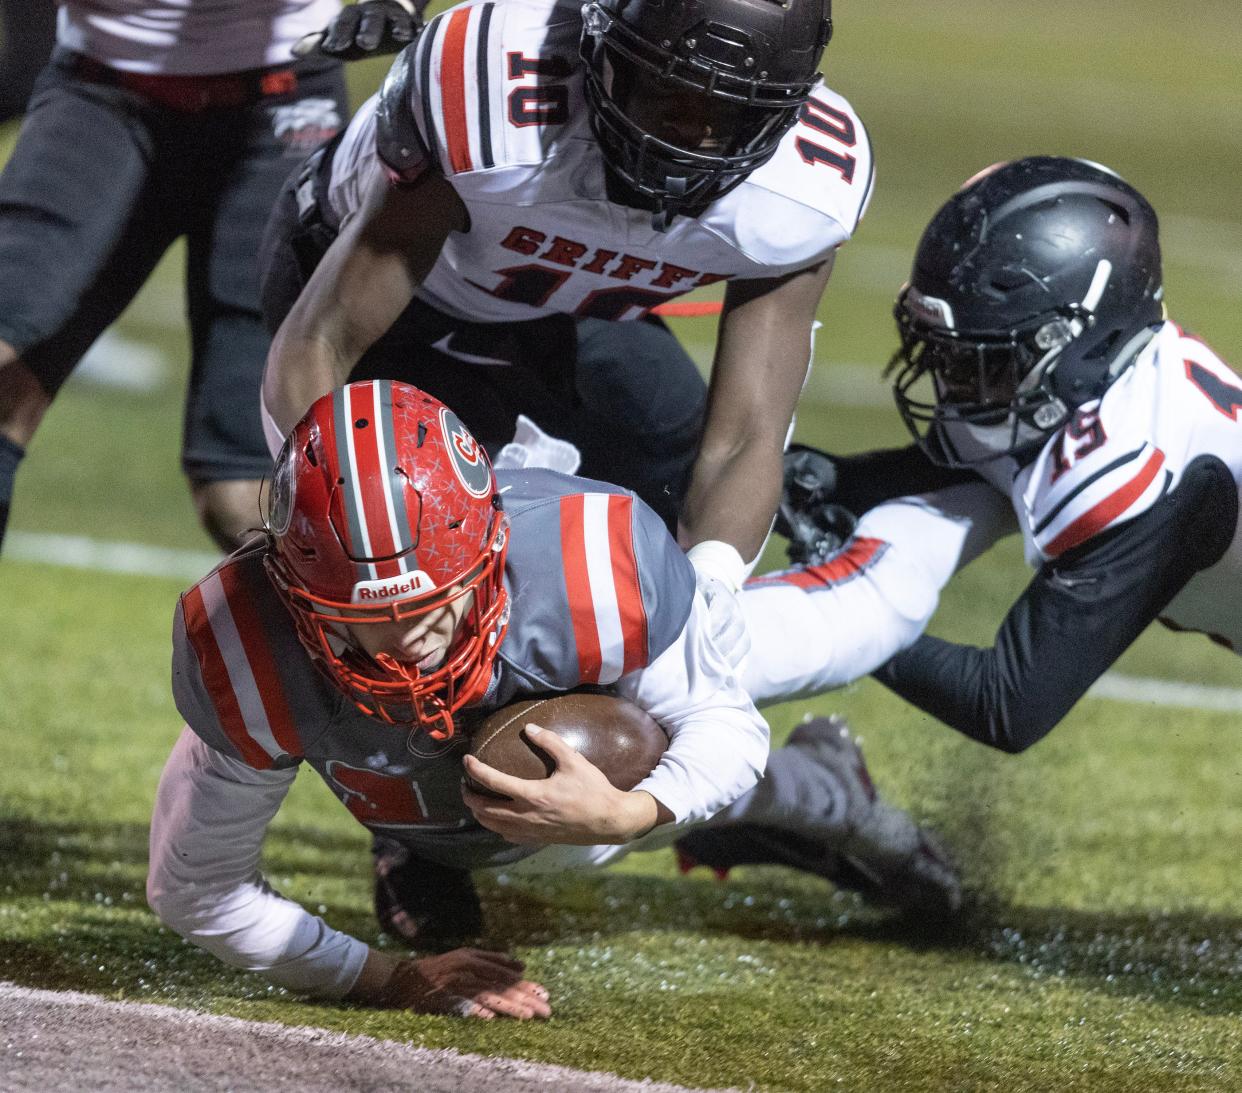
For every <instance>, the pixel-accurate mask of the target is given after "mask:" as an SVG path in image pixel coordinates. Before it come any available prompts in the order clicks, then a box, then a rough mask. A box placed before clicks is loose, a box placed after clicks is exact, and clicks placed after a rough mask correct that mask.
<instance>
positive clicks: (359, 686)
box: [266, 380, 509, 739]
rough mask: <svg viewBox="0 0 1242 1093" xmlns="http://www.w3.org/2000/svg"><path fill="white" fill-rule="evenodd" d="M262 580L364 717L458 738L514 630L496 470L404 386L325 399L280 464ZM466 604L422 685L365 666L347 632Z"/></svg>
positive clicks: (392, 668)
mask: <svg viewBox="0 0 1242 1093" xmlns="http://www.w3.org/2000/svg"><path fill="white" fill-rule="evenodd" d="M267 530H268V534H269V535H270V538H271V547H270V549H269V550H268V553H267V558H266V564H267V571H268V574H269V576H270V577H271V579H272V582H273V584H275V586H276V588H277V590H278V591H279V593H280V595H281V597H282V598H283V599H284V601H285V604H286V605H287V606H288V608H289V611H290V612H291V613H292V615H293V619H294V622H295V623H296V625H297V631H298V637H299V638H300V639H301V641H302V644H303V645H304V646H305V647H306V650H307V652H308V653H310V655H311V657H312V659H314V661H315V662H316V664H318V665H319V667H320V668H321V669H322V670H323V671H324V672H325V673H326V674H327V675H328V677H329V678H330V679H331V680H332V682H333V683H334V684H336V686H337V687H339V688H340V689H341V690H342V691H344V692H345V693H346V694H347V695H349V697H350V698H352V699H353V701H354V703H355V704H356V705H357V706H358V708H359V709H360V710H362V711H363V713H366V714H368V715H370V716H372V717H377V718H380V719H381V720H383V721H387V722H389V723H393V724H410V723H418V724H421V725H423V726H424V727H426V728H427V729H428V730H429V731H430V732H431V735H432V736H435V737H437V738H440V739H443V738H445V737H448V736H451V735H452V734H453V714H454V713H455V712H456V711H457V710H459V709H460V708H461V707H462V706H464V705H466V704H467V703H469V702H472V701H475V700H477V699H478V698H480V697H482V695H483V694H484V693H485V692H486V690H487V686H488V683H489V681H490V679H491V668H492V662H493V661H494V660H495V657H496V653H497V651H498V650H499V648H500V641H501V639H502V638H503V637H504V633H505V629H506V627H507V625H508V621H509V602H508V595H507V593H506V592H505V587H504V564H505V553H506V550H507V547H508V521H507V519H506V518H505V515H504V513H503V511H501V507H500V495H499V493H498V492H497V488H496V479H495V477H494V476H493V474H492V467H491V463H490V462H489V461H488V458H487V454H486V453H485V452H484V451H483V449H482V447H480V445H479V443H478V442H477V441H476V440H475V439H474V437H473V436H471V435H470V433H469V431H468V430H467V429H466V427H465V426H464V425H462V423H461V422H460V421H459V420H458V419H457V416H456V415H455V414H454V413H453V411H452V410H450V409H449V408H448V407H447V406H445V405H444V404H443V403H441V402H439V401H437V400H436V399H434V398H432V397H431V396H430V395H427V394H425V393H424V392H422V391H420V390H418V389H417V388H415V387H411V386H409V385H408V384H403V383H394V382H391V381H388V380H372V381H369V382H366V383H351V384H350V385H349V386H347V387H344V388H340V389H338V390H336V391H334V392H332V393H331V394H328V395H324V396H323V397H322V398H321V399H319V400H318V401H317V402H316V403H315V404H314V405H313V406H312V407H311V408H310V410H308V411H307V413H306V416H305V417H303V418H302V420H301V421H300V422H298V424H297V425H296V426H295V427H294V430H293V432H292V433H291V434H290V435H289V438H288V440H286V441H285V446H284V448H283V449H282V450H281V453H280V455H279V457H278V458H277V460H276V468H275V470H274V472H273V476H272V488H271V494H270V500H269V504H268V529H267ZM462 596H472V602H471V604H470V606H469V607H468V608H467V609H466V611H465V613H464V615H463V616H462V619H461V622H460V623H459V625H458V627H457V629H456V632H455V634H454V636H453V638H452V641H451V643H450V645H449V649H448V653H447V655H446V657H445V659H444V661H443V662H442V663H441V664H439V665H438V666H436V667H434V668H431V669H428V670H426V671H419V669H418V668H417V666H415V665H413V664H407V663H403V662H400V661H398V660H396V659H394V658H393V657H391V656H389V655H387V654H385V653H380V654H378V655H377V656H374V657H372V656H370V655H369V654H368V653H367V652H366V651H365V650H364V649H363V647H362V645H361V644H360V643H359V641H358V639H357V638H356V637H355V636H354V634H353V633H352V632H351V628H354V627H360V626H367V625H369V624H374V623H390V622H395V621H403V620H413V619H418V618H420V617H425V616H427V615H429V614H431V613H432V612H435V611H439V610H440V609H441V608H443V607H445V605H447V604H450V603H452V602H453V601H455V600H457V599H458V598H459V597H462Z"/></svg>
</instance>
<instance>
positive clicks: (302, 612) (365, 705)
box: [266, 512, 509, 740]
mask: <svg viewBox="0 0 1242 1093" xmlns="http://www.w3.org/2000/svg"><path fill="white" fill-rule="evenodd" d="M496 518H497V525H498V528H497V531H496V534H495V537H494V538H493V540H492V546H491V548H490V551H489V552H488V553H487V554H485V555H482V556H480V557H479V558H478V559H477V561H476V562H475V564H474V566H473V567H471V570H470V571H469V572H467V573H466V574H464V575H463V577H462V579H461V580H460V581H457V582H454V583H453V584H451V585H450V586H448V587H447V588H442V589H436V590H434V591H431V592H428V593H426V594H425V595H415V596H409V597H406V598H403V599H394V600H392V601H391V602H389V603H385V604H383V605H376V606H369V605H360V604H357V603H353V602H343V601H338V600H333V599H330V598H327V597H323V596H317V595H315V594H314V593H313V592H311V591H310V590H309V589H306V588H302V587H299V586H298V585H297V584H295V583H292V582H291V581H290V579H289V576H290V575H289V573H288V571H287V569H286V568H285V567H284V566H283V564H282V562H281V558H280V555H279V553H278V552H276V551H270V552H269V553H268V556H267V559H266V564H267V569H268V573H269V574H270V575H271V577H272V583H273V584H274V585H275V587H276V589H277V591H278V592H279V593H280V595H281V598H282V599H283V600H284V602H285V606H286V607H288V609H289V612H290V614H291V615H292V616H293V620H294V624H295V626H296V628H297V632H298V637H299V638H300V639H301V642H302V644H303V646H304V647H305V648H306V650H307V652H308V653H310V655H311V658H312V659H313V660H314V661H315V663H316V664H317V665H318V666H319V668H320V670H321V671H323V672H324V673H325V674H326V675H327V676H328V678H329V679H330V680H331V681H332V682H333V683H334V684H335V685H336V687H337V688H338V689H339V690H341V691H343V692H344V693H345V694H346V695H348V696H349V698H350V699H351V700H352V701H353V703H354V705H355V706H357V707H358V709H359V710H361V711H362V712H363V713H365V714H367V715H368V716H370V717H374V718H377V719H378V720H380V721H384V722H386V723H388V724H398V725H408V724H411V723H417V724H419V725H421V726H422V727H424V728H425V729H426V730H427V732H428V733H429V734H430V735H431V736H432V737H434V738H435V739H437V740H441V739H446V738H448V737H451V736H452V735H453V732H454V721H453V715H454V714H455V713H456V712H457V711H458V710H460V709H461V708H462V707H463V706H466V705H469V704H470V703H472V702H476V701H477V700H478V699H480V698H482V697H483V695H484V694H485V693H486V691H487V688H488V685H489V684H490V682H491V675H492V665H493V662H494V661H495V658H496V654H497V652H498V651H499V649H500V642H501V639H502V638H503V637H504V634H505V630H506V629H507V627H508V622H509V596H508V593H507V591H506V590H505V587H504V577H503V574H504V562H505V556H506V554H507V552H508V533H507V521H506V520H505V517H504V515H503V514H502V513H500V512H497V514H496ZM466 598H469V603H468V605H467V606H466V607H465V610H464V611H462V614H461V616H460V618H459V619H458V620H457V623H456V626H455V628H454V632H453V636H452V639H451V640H450V642H449V645H448V648H447V650H446V651H445V653H444V656H443V658H442V659H441V660H440V661H439V663H437V664H433V665H429V666H428V667H427V668H426V669H422V670H420V669H419V668H418V667H417V666H416V665H413V664H408V663H403V662H402V661H399V660H397V659H396V658H394V657H392V656H390V655H389V654H386V653H379V654H377V655H374V656H372V655H371V654H370V653H368V652H367V651H366V649H365V648H364V646H363V645H362V643H361V642H360V641H359V640H358V638H357V636H356V634H355V633H353V632H351V631H352V628H358V627H365V626H374V625H378V624H386V623H395V622H405V623H409V624H411V625H414V624H416V623H417V622H418V621H419V620H420V619H427V618H429V617H430V616H433V615H435V614H436V613H437V612H439V611H442V610H445V609H452V608H453V607H454V606H457V605H459V604H460V603H461V601H462V600H464V599H466Z"/></svg>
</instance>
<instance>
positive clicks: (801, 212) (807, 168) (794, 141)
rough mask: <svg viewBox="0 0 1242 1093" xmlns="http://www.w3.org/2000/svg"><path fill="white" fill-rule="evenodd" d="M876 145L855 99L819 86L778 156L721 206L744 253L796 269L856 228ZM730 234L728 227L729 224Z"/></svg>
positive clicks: (868, 194) (819, 257) (868, 192)
mask: <svg viewBox="0 0 1242 1093" xmlns="http://www.w3.org/2000/svg"><path fill="white" fill-rule="evenodd" d="M873 178H874V164H873V160H872V154H871V142H870V139H869V138H868V135H867V130H866V129H865V127H864V126H863V123H862V121H861V119H860V118H859V117H858V115H857V114H856V113H855V112H854V110H853V108H852V107H851V106H850V104H849V103H848V102H847V101H846V100H845V99H844V98H842V97H841V96H840V95H838V94H837V93H836V92H834V91H832V90H830V89H829V88H827V87H825V86H823V84H822V83H821V84H820V85H819V86H818V87H817V88H816V89H815V91H814V92H812V94H811V97H810V99H809V100H808V102H807V104H806V105H805V106H803V107H802V109H801V111H800V112H799V114H798V120H797V121H796V122H795V123H794V125H793V126H792V127H791V128H790V129H789V130H788V132H786V134H785V136H784V137H783V138H782V140H781V144H780V147H779V148H778V149H777V151H776V154H775V155H774V156H773V157H772V159H770V160H769V161H768V162H767V163H765V164H764V165H763V166H762V167H760V168H759V169H758V170H756V171H754V172H753V173H752V174H751V175H750V176H749V177H748V178H747V179H746V180H745V182H744V183H743V184H742V185H741V186H739V187H738V189H737V190H736V191H735V193H736V194H737V199H736V201H734V202H730V201H729V199H728V197H726V198H725V199H724V200H723V201H722V202H721V203H720V204H721V211H722V212H723V213H726V214H727V215H729V216H730V217H732V218H733V226H732V229H731V231H732V233H734V234H735V235H736V237H737V241H738V245H739V247H740V248H741V250H742V252H743V253H744V254H747V255H750V256H751V257H752V258H754V259H755V260H756V261H760V262H763V263H764V264H765V265H769V266H773V267H778V268H787V269H797V268H800V267H803V266H806V265H809V264H811V263H813V262H815V261H819V260H822V259H823V258H824V257H825V256H826V255H827V254H829V253H831V252H832V251H833V250H835V249H836V248H837V247H839V246H841V245H842V244H843V243H845V242H846V241H847V240H848V239H849V238H850V237H851V236H852V235H853V234H854V232H855V230H856V229H857V227H858V224H859V222H860V221H861V220H862V217H863V214H864V212H865V211H866V209H867V205H868V203H869V202H870V200H871V190H872V182H873ZM725 230H726V231H728V230H729V229H727V228H726V229H725Z"/></svg>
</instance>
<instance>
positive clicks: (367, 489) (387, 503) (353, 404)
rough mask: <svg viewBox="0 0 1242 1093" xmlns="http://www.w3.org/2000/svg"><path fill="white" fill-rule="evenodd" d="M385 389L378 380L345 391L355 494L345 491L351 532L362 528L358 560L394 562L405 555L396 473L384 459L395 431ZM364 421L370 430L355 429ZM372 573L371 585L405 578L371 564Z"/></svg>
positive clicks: (392, 568)
mask: <svg viewBox="0 0 1242 1093" xmlns="http://www.w3.org/2000/svg"><path fill="white" fill-rule="evenodd" d="M386 386H387V384H385V383H383V382H382V381H379V380H375V381H373V382H371V383H355V384H351V385H350V386H349V387H348V388H346V391H345V397H346V399H347V400H348V403H347V406H346V409H347V413H346V414H345V417H346V420H345V421H344V429H345V437H344V440H345V444H344V448H345V451H346V453H347V458H348V467H349V477H350V479H351V481H352V486H353V488H352V489H351V490H348V491H346V493H347V494H348V496H347V497H345V498H344V502H345V504H346V505H351V506H354V515H353V518H351V520H350V527H351V529H352V528H354V527H356V528H357V533H358V535H359V537H360V541H359V542H358V543H357V544H356V546H357V554H358V556H360V557H364V558H385V557H391V556H392V555H393V554H396V553H397V552H398V551H399V550H400V549H401V547H400V545H399V543H400V540H399V539H398V538H397V537H396V534H395V529H394V526H393V518H392V496H391V494H392V489H393V488H394V482H393V481H392V478H393V476H392V470H391V468H390V467H388V465H387V463H388V461H387V459H386V458H385V457H384V444H383V433H384V432H385V431H388V432H391V431H392V407H391V402H389V403H388V404H387V405H385V400H384V399H383V398H382V390H381V389H382V388H385V387H386ZM385 417H387V424H386V426H385V421H384V418H385ZM360 420H365V421H367V422H368V427H367V428H362V429H359V428H355V427H354V423H355V422H356V421H360ZM367 568H368V570H369V573H368V577H369V578H370V579H376V578H383V577H395V576H397V575H398V574H400V573H401V572H402V567H401V566H400V565H398V564H397V563H396V562H372V563H370V564H369V565H368V567H367Z"/></svg>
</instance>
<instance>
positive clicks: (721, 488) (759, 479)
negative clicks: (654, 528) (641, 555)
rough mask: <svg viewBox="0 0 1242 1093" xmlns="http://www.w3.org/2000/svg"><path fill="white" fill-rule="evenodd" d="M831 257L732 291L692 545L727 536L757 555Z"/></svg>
mask: <svg viewBox="0 0 1242 1093" xmlns="http://www.w3.org/2000/svg"><path fill="white" fill-rule="evenodd" d="M831 272H832V259H831V257H829V258H827V259H825V260H824V261H823V262H821V263H819V264H818V265H816V266H813V267H811V268H810V269H806V270H802V271H799V272H797V273H792V274H788V275H786V276H784V277H779V278H771V279H765V280H748V281H738V282H733V283H731V284H730V285H729V287H728V289H727V291H726V293H725V305H724V312H723V313H722V315H721V320H720V333H719V337H718V339H717V346H716V358H715V361H714V363H713V365H712V376H711V385H710V388H709V391H708V405H707V420H706V423H705V425H704V430H703V440H702V444H701V446H700V449H699V455H698V459H697V461H696V462H695V465H694V471H693V475H692V478H691V483H690V489H689V492H688V493H687V495H686V501H685V505H684V508H683V511H682V515H681V529H682V530H681V539H682V543H683V545H684V546H691V545H693V544H695V543H700V542H704V541H706V540H719V541H722V542H725V543H728V544H730V545H731V546H733V547H735V548H736V549H737V551H738V553H739V554H740V555H741V557H742V558H743V559H748V560H749V559H752V558H754V557H755V556H756V555H757V554H758V553H759V550H760V549H761V548H762V546H763V542H764V539H765V538H766V537H767V534H768V530H769V528H770V527H771V524H772V516H773V514H774V513H775V512H776V506H777V502H778V501H779V500H780V492H781V457H782V453H783V451H784V447H785V437H786V434H787V433H788V431H789V423H790V421H791V420H792V418H793V413H794V407H795V406H796V405H797V402H798V396H799V394H800V393H801V391H802V384H803V382H804V380H805V379H806V370H807V363H808V360H809V357H810V351H811V326H812V323H813V322H814V320H815V310H816V308H817V307H818V305H819V300H820V297H821V296H822V295H823V291H824V287H825V286H826V285H827V283H828V278H829V275H830V274H831Z"/></svg>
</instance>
